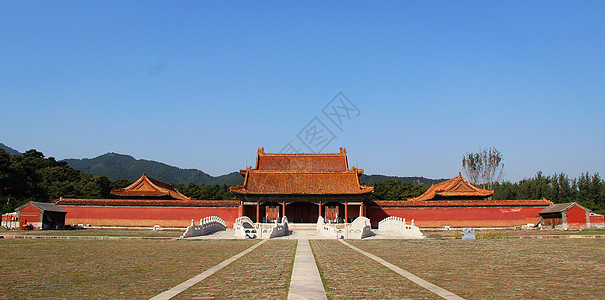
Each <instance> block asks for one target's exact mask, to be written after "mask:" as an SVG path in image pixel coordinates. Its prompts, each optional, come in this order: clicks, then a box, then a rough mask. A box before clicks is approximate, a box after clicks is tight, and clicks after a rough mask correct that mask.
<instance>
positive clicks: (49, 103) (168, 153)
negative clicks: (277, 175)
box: [0, 1, 605, 181]
mask: <svg viewBox="0 0 605 300" xmlns="http://www.w3.org/2000/svg"><path fill="white" fill-rule="evenodd" d="M604 13H605V2H602V1H531V2H522V1H501V2H495V1H462V2H458V1H456V2H451V1H415V2H404V1H393V2H390V1H378V2H375V1H372V2H370V1H362V2H351V1H346V2H337V1H330V2H328V3H326V2H324V1H318V2H309V1H306V2H293V1H275V2H266V1H241V2H222V1H221V2H218V1H217V2H202V1H193V2H188V1H179V2H176V3H175V2H169V1H135V2H130V1H103V2H101V1H98V2H92V1H73V2H72V1H60V2H48V1H28V2H16V1H13V2H2V3H0V41H2V42H1V43H0V58H1V59H0V101H1V102H0V103H1V104H2V118H0V128H2V130H1V131H0V142H2V143H4V144H6V145H8V146H11V147H13V148H15V149H17V150H19V151H25V150H27V149H30V148H36V149H38V150H39V151H42V152H43V153H44V154H45V155H47V156H54V157H56V158H58V159H64V158H85V157H86V158H91V157H95V156H98V155H101V154H104V153H106V152H117V153H125V154H130V155H133V156H134V157H136V158H139V159H151V160H157V161H161V162H165V163H168V164H171V165H176V166H178V167H181V168H197V169H201V170H204V171H205V172H207V173H209V174H211V175H220V174H225V173H229V172H232V171H236V170H239V169H242V168H245V166H246V163H247V164H248V165H252V164H254V160H255V157H256V149H257V148H258V147H265V151H266V152H279V151H281V150H282V149H283V148H284V146H285V145H286V144H287V143H288V142H292V145H294V146H295V148H297V149H299V150H301V151H303V152H309V151H308V148H306V147H305V146H304V144H303V142H304V141H305V140H304V139H303V141H301V140H300V139H298V137H297V135H298V134H299V133H300V132H301V131H302V130H303V129H304V128H307V129H308V128H309V127H308V126H307V125H308V124H309V123H310V122H312V120H314V118H316V119H315V120H319V121H320V122H321V123H323V125H324V126H325V127H327V128H325V129H326V130H329V131H330V132H332V135H331V136H332V137H334V139H333V140H331V141H329V143H328V142H325V143H324V144H323V146H325V148H323V152H337V151H338V147H346V148H347V151H348V154H349V163H350V165H359V167H360V168H364V169H365V170H366V173H368V174H387V175H398V176H424V177H429V178H450V177H454V176H456V175H457V173H458V172H459V171H461V170H462V168H461V158H462V156H463V155H464V154H465V153H467V152H476V151H477V150H478V149H479V148H483V147H496V148H498V149H499V150H500V151H501V152H502V153H503V155H504V164H505V179H506V180H511V181H517V180H520V179H522V178H524V177H532V176H533V175H534V174H535V173H536V172H537V171H539V170H541V171H543V172H544V173H546V174H553V173H555V172H565V173H567V174H568V175H570V176H573V177H576V176H578V175H579V174H580V173H581V172H586V171H588V172H591V173H592V172H600V173H601V174H604V173H605V158H604V157H603V150H604V149H605V139H604V137H605V121H604V120H603V115H604V113H605V104H604V103H605V101H604V100H605V17H603V16H604ZM339 92H342V93H343V94H344V95H345V96H346V98H347V99H348V100H349V101H350V102H348V103H350V104H353V105H354V106H355V107H356V108H357V109H358V112H360V113H359V114H356V113H355V114H351V115H350V116H349V118H343V119H342V120H343V125H342V126H341V129H342V130H341V129H339V128H338V127H336V126H335V124H334V123H332V122H331V121H330V118H329V116H330V115H325V114H324V113H323V112H322V109H324V107H326V106H328V107H331V106H330V101H331V100H332V99H333V98H334V97H335V96H337V94H338V93H339ZM313 124H316V125H317V124H320V123H313ZM313 124H311V125H313ZM306 126H307V127H306ZM317 128H319V127H317ZM325 132H327V131H324V133H325ZM307 142H308V141H307ZM315 148H316V147H315Z"/></svg>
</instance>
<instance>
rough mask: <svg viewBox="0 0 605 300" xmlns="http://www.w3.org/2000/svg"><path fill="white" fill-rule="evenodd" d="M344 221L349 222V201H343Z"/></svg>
mask: <svg viewBox="0 0 605 300" xmlns="http://www.w3.org/2000/svg"><path fill="white" fill-rule="evenodd" d="M345 223H349V201H345Z"/></svg>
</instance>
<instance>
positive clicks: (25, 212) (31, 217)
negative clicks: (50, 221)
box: [19, 204, 41, 224]
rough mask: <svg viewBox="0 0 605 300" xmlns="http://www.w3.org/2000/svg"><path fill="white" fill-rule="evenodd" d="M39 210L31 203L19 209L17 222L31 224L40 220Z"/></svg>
mask: <svg viewBox="0 0 605 300" xmlns="http://www.w3.org/2000/svg"><path fill="white" fill-rule="evenodd" d="M40 214H41V213H40V210H39V209H37V208H36V207H35V206H33V205H32V204H30V205H28V206H26V207H24V208H22V209H21V210H19V223H21V224H31V223H34V222H41V221H40ZM25 222H27V223H25Z"/></svg>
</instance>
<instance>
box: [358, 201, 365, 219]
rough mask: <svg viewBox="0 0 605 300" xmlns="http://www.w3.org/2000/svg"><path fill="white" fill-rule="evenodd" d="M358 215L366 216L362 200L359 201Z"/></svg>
mask: <svg viewBox="0 0 605 300" xmlns="http://www.w3.org/2000/svg"><path fill="white" fill-rule="evenodd" d="M359 216H360V217H365V216H366V208H365V207H364V206H363V202H361V205H360V206H359Z"/></svg>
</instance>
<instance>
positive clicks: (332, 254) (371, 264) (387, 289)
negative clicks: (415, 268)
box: [310, 240, 439, 299]
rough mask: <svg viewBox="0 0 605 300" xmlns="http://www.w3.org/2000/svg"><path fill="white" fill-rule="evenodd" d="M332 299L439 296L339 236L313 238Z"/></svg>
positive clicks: (422, 297) (315, 250)
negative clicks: (346, 242) (328, 238)
mask: <svg viewBox="0 0 605 300" xmlns="http://www.w3.org/2000/svg"><path fill="white" fill-rule="evenodd" d="M310 242H311V247H312V248H313V253H314V254H315V260H316V262H317V266H318V267H319V272H320V273H321V276H322V280H323V281H324V288H325V289H326V293H327V296H328V298H329V299H402V298H404V299H439V297H438V296H436V295H435V294H433V293H431V292H429V291H427V290H425V289H424V288H422V287H420V286H419V285H416V284H415V283H413V282H411V281H409V280H407V279H405V278H403V277H401V276H400V275H399V274H397V273H395V272H393V271H391V270H389V269H387V268H386V267H384V266H382V265H381V264H379V263H377V262H375V261H374V260H372V259H370V258H368V257H366V256H365V255H362V254H360V253H358V252H357V251H354V250H352V249H351V248H349V247H347V246H345V245H343V244H342V243H340V242H339V241H335V240H311V241H310Z"/></svg>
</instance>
